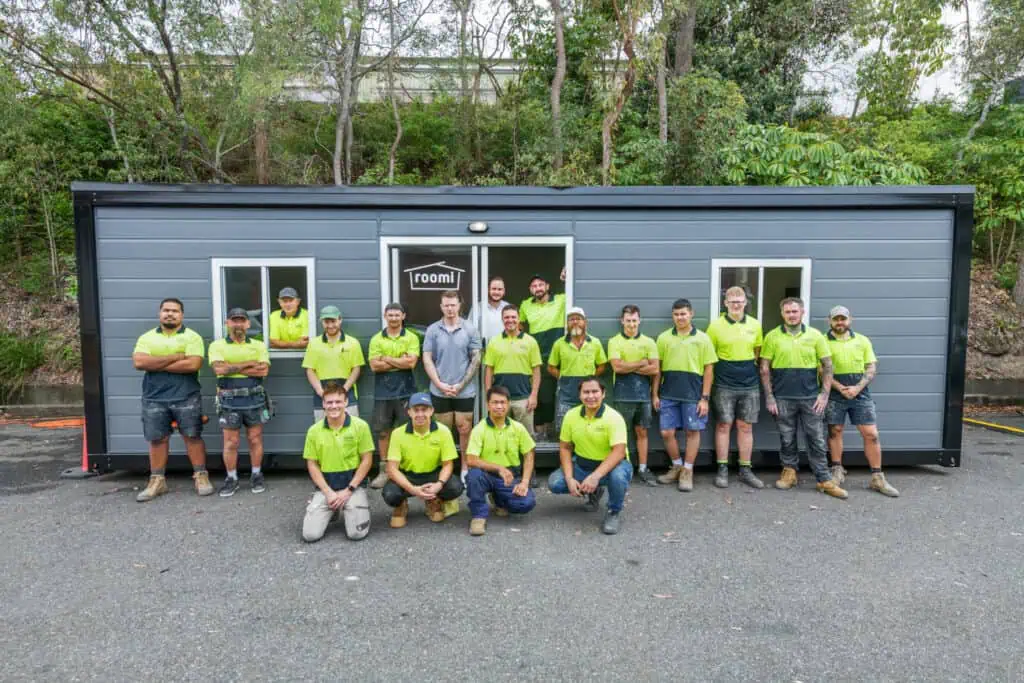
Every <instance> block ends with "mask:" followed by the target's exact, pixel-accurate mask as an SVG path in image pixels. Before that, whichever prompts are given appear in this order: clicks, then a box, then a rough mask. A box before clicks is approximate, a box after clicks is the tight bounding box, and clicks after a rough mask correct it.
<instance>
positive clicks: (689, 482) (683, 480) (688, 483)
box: [679, 467, 693, 492]
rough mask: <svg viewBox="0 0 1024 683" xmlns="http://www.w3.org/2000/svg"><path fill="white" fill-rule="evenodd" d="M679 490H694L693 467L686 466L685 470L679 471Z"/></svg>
mask: <svg viewBox="0 0 1024 683" xmlns="http://www.w3.org/2000/svg"><path fill="white" fill-rule="evenodd" d="M679 490H680V491H684V492H690V491H692V490H693V469H690V468H686V467H684V468H683V471H682V472H680V473H679Z"/></svg>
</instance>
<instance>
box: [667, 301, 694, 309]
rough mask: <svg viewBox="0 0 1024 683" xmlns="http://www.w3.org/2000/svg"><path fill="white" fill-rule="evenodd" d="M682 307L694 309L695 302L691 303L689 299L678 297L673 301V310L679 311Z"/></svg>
mask: <svg viewBox="0 0 1024 683" xmlns="http://www.w3.org/2000/svg"><path fill="white" fill-rule="evenodd" d="M680 308H688V309H690V310H691V311H692V310H693V304H691V303H690V300H689V299H676V300H675V301H673V302H672V310H673V311H678V310H679V309H680Z"/></svg>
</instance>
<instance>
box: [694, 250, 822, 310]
mask: <svg viewBox="0 0 1024 683" xmlns="http://www.w3.org/2000/svg"><path fill="white" fill-rule="evenodd" d="M722 268H757V269H758V270H757V313H758V317H759V318H760V319H763V318H764V269H765V268H800V298H801V299H803V302H804V318H803V322H804V324H805V325H807V324H808V321H809V320H810V316H811V259H809V258H799V259H757V258H754V259H745V258H716V259H711V298H710V301H711V305H710V308H711V311H710V316H709V318H708V319H709V320H714V319H715V318H717V317H718V316H719V315H721V314H722V295H721V293H720V291H721V289H722V284H721V283H722Z"/></svg>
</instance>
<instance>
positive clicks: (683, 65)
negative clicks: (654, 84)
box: [674, 0, 697, 78]
mask: <svg viewBox="0 0 1024 683" xmlns="http://www.w3.org/2000/svg"><path fill="white" fill-rule="evenodd" d="M696 28H697V0H688V2H687V4H686V9H685V11H684V12H683V13H681V14H680V15H679V19H678V25H677V28H676V55H675V64H674V66H675V75H676V77H677V78H680V77H682V76H685V75H686V74H688V73H690V71H691V70H692V69H693V47H694V37H693V33H694V31H695V30H696Z"/></svg>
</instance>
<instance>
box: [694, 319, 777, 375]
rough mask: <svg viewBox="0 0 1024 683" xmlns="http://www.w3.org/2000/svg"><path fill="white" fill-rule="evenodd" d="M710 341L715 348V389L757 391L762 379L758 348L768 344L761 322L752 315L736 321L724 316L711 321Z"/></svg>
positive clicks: (708, 332) (708, 331)
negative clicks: (757, 357)
mask: <svg viewBox="0 0 1024 683" xmlns="http://www.w3.org/2000/svg"><path fill="white" fill-rule="evenodd" d="M707 335H708V338H709V339H711V343H712V344H713V345H714V347H715V354H716V355H717V356H718V363H716V364H715V386H718V387H724V388H726V389H757V387H758V384H759V382H760V381H761V378H760V376H759V375H758V373H757V361H756V360H754V349H757V348H760V347H761V345H762V344H763V343H764V338H763V336H762V334H761V323H760V322H759V321H758V320H757V318H755V317H754V316H752V315H746V314H744V316H743V317H742V318H740V319H739V320H733V319H732V318H730V317H729V315H728V314H726V313H723V314H722V315H720V316H719V317H718V318H715V319H714V320H712V321H711V324H709V325H708V329H707Z"/></svg>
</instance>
